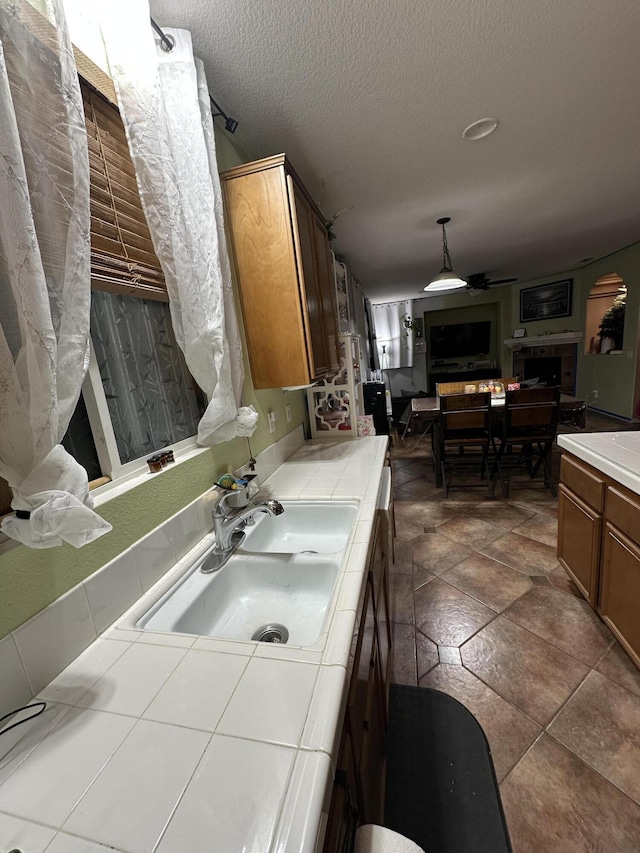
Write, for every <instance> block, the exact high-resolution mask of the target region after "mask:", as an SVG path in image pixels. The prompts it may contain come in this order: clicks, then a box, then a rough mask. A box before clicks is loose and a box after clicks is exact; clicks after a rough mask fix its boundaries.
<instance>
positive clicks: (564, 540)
mask: <svg viewBox="0 0 640 853" xmlns="http://www.w3.org/2000/svg"><path fill="white" fill-rule="evenodd" d="M601 535H602V517H601V516H600V515H598V514H597V513H596V512H595V511H594V510H592V509H591V507H589V506H587V504H586V503H584V501H581V500H580V498H579V497H578V496H577V495H575V494H574V493H573V492H571V491H570V490H569V489H567V488H566V486H563V485H562V483H561V484H560V487H559V490H558V560H559V561H560V563H561V564H562V565H563V566H564V568H565V569H566V570H567V572H568V573H569V574H570V576H571V578H572V579H573V581H574V582H575V584H576V586H577V587H578V589H579V590H580V592H581V593H582V594H583V595H584V597H585V598H586V599H587V601H589V602H590V604H591V605H592V606H593V607H595V604H596V600H597V595H598V567H599V563H600V540H601Z"/></svg>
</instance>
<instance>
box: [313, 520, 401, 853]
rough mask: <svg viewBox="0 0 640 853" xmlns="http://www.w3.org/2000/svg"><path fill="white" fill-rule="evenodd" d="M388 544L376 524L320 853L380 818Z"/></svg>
mask: <svg viewBox="0 0 640 853" xmlns="http://www.w3.org/2000/svg"><path fill="white" fill-rule="evenodd" d="M386 543H388V539H387V537H386V535H385V534H384V532H383V531H381V530H380V525H379V524H376V530H375V534H374V540H373V547H372V549H371V554H370V560H369V567H368V571H367V578H366V581H365V583H364V588H363V592H362V595H361V599H360V604H359V607H358V617H357V619H356V629H355V634H354V643H353V646H352V648H353V657H352V662H351V667H350V669H351V679H350V683H349V693H348V699H347V709H346V712H345V718H344V728H343V733H342V741H341V746H340V754H339V757H338V765H337V766H338V770H337V772H336V776H335V780H334V787H333V794H332V800H331V807H330V811H329V821H328V824H327V831H326V836H325V844H324V851H325V853H343V851H344V853H346V851H350V850H351V849H352V846H353V835H354V833H355V828H356V827H357V826H359V825H360V824H362V823H382V822H383V819H384V797H385V775H386V732H387V717H388V696H389V693H388V679H389V672H390V666H391V653H392V648H391V633H390V622H389V601H388V575H387V571H388V566H387V551H388V546H387V544H386Z"/></svg>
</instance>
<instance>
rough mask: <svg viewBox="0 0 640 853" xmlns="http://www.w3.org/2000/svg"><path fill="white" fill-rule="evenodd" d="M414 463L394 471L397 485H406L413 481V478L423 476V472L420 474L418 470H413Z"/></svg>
mask: <svg viewBox="0 0 640 853" xmlns="http://www.w3.org/2000/svg"><path fill="white" fill-rule="evenodd" d="M412 468H413V466H412V465H407V466H406V467H405V468H400V469H399V470H398V471H394V472H393V483H394V485H395V486H400V487H402V486H404V485H406V484H407V483H410V482H412V481H413V480H416V479H418V477H421V476H423V474H418V473H417V472H416V471H414V470H412Z"/></svg>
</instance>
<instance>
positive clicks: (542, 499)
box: [509, 481, 558, 512]
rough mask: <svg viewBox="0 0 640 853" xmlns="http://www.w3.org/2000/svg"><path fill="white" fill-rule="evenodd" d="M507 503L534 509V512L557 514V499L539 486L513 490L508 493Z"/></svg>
mask: <svg viewBox="0 0 640 853" xmlns="http://www.w3.org/2000/svg"><path fill="white" fill-rule="evenodd" d="M509 503H514V504H517V505H518V506H521V507H524V508H525V509H526V508H527V507H528V506H532V507H535V508H536V512H557V507H558V498H557V497H556V498H554V497H553V495H552V494H551V492H550V491H549V489H546V488H544V487H543V486H542V481H540V485H538V486H536V487H535V488H524V489H523V488H519V487H518V488H514V489H513V490H512V491H510V492H509Z"/></svg>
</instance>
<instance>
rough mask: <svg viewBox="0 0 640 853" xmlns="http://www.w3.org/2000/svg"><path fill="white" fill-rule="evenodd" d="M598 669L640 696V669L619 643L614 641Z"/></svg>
mask: <svg viewBox="0 0 640 853" xmlns="http://www.w3.org/2000/svg"><path fill="white" fill-rule="evenodd" d="M596 669H597V670H598V672H601V673H602V674H603V675H606V676H607V678H611V679H613V681H617V682H618V684H622V686H623V687H626V688H627V690H631V691H632V693H636V694H637V695H638V696H640V669H638V667H637V666H636V665H635V664H634V663H633V662H632V661H631V658H630V657H629V655H628V654H627V653H626V652H625V650H624V649H623V648H622V646H621V645H620V644H619V643H614V645H613V646H612V648H611V649H610V650H609V651H608V652H607V653H606V655H605V656H604V657H603V658H602V660H601V661H600V663H599V664H598V666H597V667H596Z"/></svg>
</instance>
